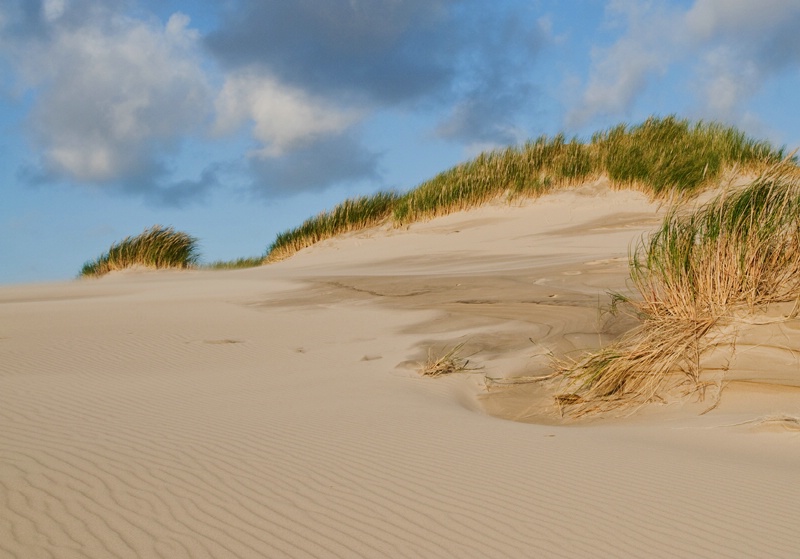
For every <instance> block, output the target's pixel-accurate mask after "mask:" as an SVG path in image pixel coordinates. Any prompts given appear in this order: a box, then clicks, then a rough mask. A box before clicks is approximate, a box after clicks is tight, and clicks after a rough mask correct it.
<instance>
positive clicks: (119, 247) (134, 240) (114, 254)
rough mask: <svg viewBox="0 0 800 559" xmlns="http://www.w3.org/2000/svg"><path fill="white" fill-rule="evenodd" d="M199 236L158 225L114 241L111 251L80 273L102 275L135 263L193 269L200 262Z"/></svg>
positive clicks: (82, 274) (151, 266)
mask: <svg viewBox="0 0 800 559" xmlns="http://www.w3.org/2000/svg"><path fill="white" fill-rule="evenodd" d="M198 256H199V253H198V249H197V239H195V238H194V237H192V236H191V235H188V234H186V233H182V232H180V231H175V230H174V229H173V228H172V227H162V226H161V225H154V226H153V227H151V228H150V229H145V231H144V232H142V233H141V234H139V235H136V236H135V237H126V238H124V239H123V240H122V241H120V242H118V243H114V244H112V245H111V247H110V248H109V249H108V252H106V253H105V254H103V255H101V256H100V257H98V258H97V259H96V260H94V261H90V262H87V263H85V264H84V265H83V268H82V269H81V271H80V275H81V276H84V277H99V276H102V275H105V274H107V273H109V272H113V271H114V270H123V269H125V268H131V267H134V266H142V267H145V268H156V269H158V268H189V267H192V266H194V265H196V264H197V260H198Z"/></svg>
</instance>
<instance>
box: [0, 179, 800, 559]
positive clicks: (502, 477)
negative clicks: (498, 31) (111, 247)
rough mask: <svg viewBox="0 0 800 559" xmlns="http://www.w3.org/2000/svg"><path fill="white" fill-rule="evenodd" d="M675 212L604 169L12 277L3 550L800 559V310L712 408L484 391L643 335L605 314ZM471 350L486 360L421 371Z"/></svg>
mask: <svg viewBox="0 0 800 559" xmlns="http://www.w3.org/2000/svg"><path fill="white" fill-rule="evenodd" d="M661 211H663V208H661V209H660V208H658V207H657V206H655V205H653V204H652V203H650V202H649V201H648V200H647V199H646V198H645V197H643V196H642V195H639V194H636V193H632V192H625V191H609V190H604V189H602V188H598V187H596V186H591V187H587V188H586V189H584V190H583V191H577V192H569V191H567V192H559V193H557V194H554V195H552V196H547V197H545V198H542V199H541V200H538V201H535V202H532V203H530V204H523V205H520V206H519V207H509V206H503V205H495V206H489V207H485V208H481V209H479V210H475V211H472V212H465V213H460V214H456V215H451V216H447V217H444V218H440V219H437V220H433V221H431V222H428V223H421V224H415V225H412V226H411V227H409V228H408V229H407V230H403V231H397V230H376V231H371V232H365V233H361V234H354V235H349V236H346V237H343V238H340V239H335V240H331V241H326V242H324V243H320V244H319V245H317V246H315V247H312V248H310V249H307V250H305V251H302V252H301V253H300V254H298V255H296V256H295V257H294V258H292V259H290V260H287V261H285V262H282V263H278V264H274V265H270V266H267V267H264V268H259V269H253V270H242V271H225V272H167V273H160V272H159V273H147V274H141V273H139V274H117V275H113V276H112V277H109V278H105V279H102V280H91V281H79V282H66V283H58V284H49V285H31V286H14V287H5V288H2V289H0V557H20V558H38V557H58V558H62V557H65V558H69V557H98V558H100V557H103V558H105V557H131V558H134V557H136V558H139V557H165V558H173V557H174V558H180V557H220V558H222V557H254V558H255V557H292V558H295V557H676V556H684V557H707V558H712V557H715V558H716V557H754V556H768V557H793V556H795V554H796V550H797V549H800V535H798V533H797V530H796V522H795V519H796V517H797V514H798V512H800V508H799V507H800V505H798V503H800V488H798V485H797V483H796V477H797V475H796V471H797V470H796V465H797V463H798V460H799V459H800V445H798V442H799V441H800V439H798V438H797V437H798V432H797V430H796V429H793V427H794V426H795V423H794V419H793V418H796V417H798V416H800V400H798V399H797V392H796V389H795V388H794V387H793V386H791V384H792V380H791V372H792V371H795V370H796V365H797V361H796V360H794V359H795V358H794V355H795V354H794V353H793V351H794V350H791V351H787V350H786V349H785V348H786V347H788V346H790V347H794V346H791V344H788V346H787V342H786V340H789V341H791V340H795V339H796V338H797V334H796V331H797V329H798V326H797V322H791V321H787V322H783V323H781V324H780V325H775V326H773V327H772V328H774V331H769V332H767V331H766V330H763V329H762V330H757V329H755V327H752V328H751V327H747V328H750V329H749V330H747V331H746V332H744V334H743V337H742V338H741V345H740V347H739V348H737V353H736V354H735V356H736V359H739V360H740V361H739V362H738V364H737V363H736V362H734V363H733V364H732V365H731V369H730V370H729V371H727V372H726V376H727V377H728V379H729V380H731V381H732V382H731V383H730V384H729V385H727V388H726V389H725V392H724V393H723V398H722V400H721V401H720V404H719V406H718V407H717V408H715V409H714V410H713V411H711V412H709V413H707V414H705V415H699V412H700V411H702V408H703V407H704V406H705V407H707V405H706V404H705V403H700V404H694V403H691V402H690V403H686V404H684V405H680V404H674V405H670V406H661V407H654V408H653V409H652V410H646V411H644V412H643V413H642V414H639V415H637V416H634V417H631V418H618V419H604V420H597V421H591V422H588V423H586V424H581V425H560V424H558V422H557V421H551V422H549V423H548V422H547V421H542V420H541V419H542V418H541V408H540V407H538V406H531V403H536V402H540V403H541V405H542V406H545V405H547V402H548V400H547V398H546V394H543V393H541V392H540V393H538V394H537V393H535V390H536V389H535V388H531V387H530V385H527V386H525V385H523V386H519V387H512V388H495V389H493V390H492V391H491V392H487V391H486V389H485V387H484V383H483V380H482V375H483V374H486V375H489V376H493V377H508V376H514V375H537V374H545V373H546V372H547V371H548V354H549V353H560V354H569V353H571V352H580V351H582V350H584V349H587V348H588V347H596V346H598V345H600V344H602V343H604V342H605V341H607V340H609V339H612V338H613V337H614V336H616V335H618V334H619V332H620V331H621V330H622V329H624V328H625V327H627V326H626V324H625V323H624V322H618V321H613V320H611V321H609V320H608V319H607V317H605V316H604V315H602V313H600V312H599V307H600V306H602V305H603V304H604V303H605V301H606V299H605V297H606V296H605V292H606V291H607V290H609V289H617V290H620V289H625V288H626V282H625V278H626V275H627V261H626V256H627V252H628V248H629V245H630V243H631V242H632V241H634V240H635V239H637V238H638V237H639V236H640V235H642V234H643V233H644V232H646V231H647V230H649V229H651V228H652V227H653V226H654V225H655V224H657V223H658V220H659V218H660V215H661V213H660V212H661ZM747 328H745V326H742V327H741V329H747ZM460 342H466V345H465V351H467V352H468V353H469V354H470V355H472V357H471V359H472V361H473V362H474V363H475V364H476V365H480V366H482V367H483V371H482V373H481V374H469V375H456V376H451V377H445V378H439V379H427V378H422V377H420V376H419V375H418V373H417V371H416V370H415V363H416V362H417V361H418V360H421V359H424V357H425V355H426V353H427V352H428V351H429V349H430V348H434V350H439V349H441V350H446V348H448V347H452V345H453V344H456V343H460ZM745 346H746V347H745ZM739 349H742V351H738V350H739ZM720 359H727V357H722V358H720ZM769 371H774V372H775V373H774V374H772V375H771V376H770V374H764V373H765V372H766V373H769ZM777 376H780V378H781V379H783V380H782V381H781V382H772V381H771V380H770V379H773V380H774V378H777ZM755 385H757V386H755ZM787 385H789V386H787ZM525 391H528V392H527V393H526V392H525ZM537 398H538V400H537ZM526 406H527V408H532V409H530V412H529V413H528V414H527V415H526V413H525V409H526ZM515 414H516V415H517V416H518V417H516V419H520V420H521V421H518V422H515V421H509V420H507V419H501V418H499V417H495V416H501V417H515ZM526 421H527V422H526Z"/></svg>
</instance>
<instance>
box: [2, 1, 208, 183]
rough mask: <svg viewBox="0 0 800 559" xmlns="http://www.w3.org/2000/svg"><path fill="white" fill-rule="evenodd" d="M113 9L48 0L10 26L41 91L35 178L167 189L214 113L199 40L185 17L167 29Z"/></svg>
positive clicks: (18, 54) (19, 59)
mask: <svg viewBox="0 0 800 559" xmlns="http://www.w3.org/2000/svg"><path fill="white" fill-rule="evenodd" d="M113 4H114V2H109V3H104V2H87V1H85V0H84V1H74V2H68V1H67V0H46V1H44V2H42V3H31V4H26V5H25V6H26V7H25V8H23V9H22V10H23V11H19V10H18V11H17V13H16V15H17V16H18V17H17V18H16V21H12V22H11V31H15V32H16V33H11V34H10V37H11V39H7V40H6V42H5V43H4V45H3V47H4V50H5V51H6V52H8V53H10V54H11V57H12V59H13V63H14V64H15V65H16V67H17V69H18V73H19V76H20V77H21V80H22V82H23V87H25V88H29V89H31V90H33V91H35V92H36V96H35V101H34V104H33V108H32V110H31V113H30V115H29V130H30V131H31V135H32V141H33V142H34V144H35V146H36V147H37V148H38V149H39V151H40V153H41V161H40V169H39V171H38V173H37V176H38V178H39V180H42V181H44V180H66V181H69V182H74V183H83V184H87V183H88V184H97V185H114V186H118V187H119V186H121V187H122V188H123V190H127V189H130V188H139V189H141V190H142V191H148V190H153V189H161V190H164V189H169V184H168V183H167V182H165V177H164V175H165V163H164V162H165V158H166V157H167V156H169V155H172V154H174V152H175V151H176V149H177V148H178V146H179V143H180V141H181V139H182V137H183V136H184V135H185V134H186V133H189V132H192V131H195V130H197V129H198V128H199V127H200V126H202V125H203V123H204V121H205V120H206V119H207V118H208V115H209V114H210V109H211V104H210V99H211V97H210V92H209V88H208V85H207V83H206V78H205V75H204V74H203V72H202V70H201V68H200V63H199V59H198V56H197V52H196V49H197V47H196V45H197V42H198V40H199V37H198V34H197V32H195V31H193V30H192V29H191V28H190V27H189V18H188V17H187V16H185V15H183V14H180V13H176V14H174V15H173V16H172V17H170V18H169V20H168V21H167V23H166V24H165V25H161V24H160V23H158V22H155V21H142V20H136V19H131V18H128V17H125V16H123V15H121V14H118V13H116V12H114V11H112V10H111V7H113ZM31 6H33V8H38V9H33V8H31ZM7 26H8V24H7ZM132 177H135V178H136V179H137V184H138V185H139V186H138V187H133V186H132V183H131V178H132ZM184 190H185V189H184Z"/></svg>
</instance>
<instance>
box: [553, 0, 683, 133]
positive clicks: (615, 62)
mask: <svg viewBox="0 0 800 559" xmlns="http://www.w3.org/2000/svg"><path fill="white" fill-rule="evenodd" d="M606 18H607V20H608V21H607V26H608V27H609V28H622V29H623V30H624V32H623V34H622V36H621V37H620V38H619V39H618V40H617V41H616V42H615V43H614V44H612V45H611V46H609V47H595V48H593V49H592V53H591V54H592V68H591V70H590V73H589V78H588V81H587V84H586V87H585V89H584V91H583V95H582V97H581V100H580V102H579V103H578V105H577V106H576V107H574V108H573V109H572V110H571V111H569V113H568V115H567V122H568V125H569V126H571V127H572V126H582V125H584V124H586V123H587V122H589V121H590V120H591V119H593V118H594V117H596V116H598V115H624V114H625V113H626V112H628V110H629V109H630V107H631V106H632V105H633V103H634V102H635V100H636V99H637V97H638V96H639V95H640V94H641V93H642V92H643V91H644V90H645V88H646V87H647V85H648V83H649V82H650V81H652V80H653V79H657V78H658V77H659V76H661V75H663V74H664V73H665V72H666V71H667V69H668V67H669V64H670V62H671V60H672V58H673V57H675V56H677V55H678V54H679V52H680V49H678V48H677V46H676V40H675V36H676V34H677V33H676V30H675V29H674V28H673V22H674V19H675V14H674V13H672V12H668V11H665V10H664V9H660V10H659V9H655V8H653V7H652V6H651V5H650V4H647V3H641V2H631V1H621V0H616V1H613V2H611V3H609V5H608V6H607V9H606Z"/></svg>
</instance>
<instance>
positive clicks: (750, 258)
mask: <svg viewBox="0 0 800 559" xmlns="http://www.w3.org/2000/svg"><path fill="white" fill-rule="evenodd" d="M630 268H631V279H632V283H633V285H634V287H635V288H636V290H637V291H638V293H639V298H637V299H636V300H633V299H627V300H626V302H627V303H628V304H629V305H630V306H631V307H632V308H633V309H634V311H635V312H636V313H637V314H638V315H639V316H640V317H641V318H642V324H641V326H640V327H639V328H637V329H635V330H634V331H632V332H630V333H629V334H628V335H627V336H624V337H623V338H622V339H621V340H619V341H618V342H617V343H615V344H612V345H611V346H609V347H606V348H603V349H601V350H600V351H598V352H596V353H594V354H592V355H589V356H588V357H586V358H585V359H583V360H582V361H580V362H578V363H573V364H568V365H565V366H564V368H563V372H564V373H565V375H566V376H567V378H568V381H569V388H568V389H567V391H566V392H565V393H564V394H562V395H560V396H559V401H560V402H562V404H563V405H564V409H565V410H566V411H567V412H568V413H572V414H575V415H580V414H583V413H587V412H591V411H608V410H612V409H617V408H621V407H626V406H629V405H631V404H642V403H646V402H648V401H650V400H652V399H654V398H656V397H657V396H658V394H659V393H660V392H661V391H663V390H665V388H666V387H667V386H668V385H669V383H670V382H672V381H675V380H676V379H681V378H682V380H683V381H684V382H688V385H687V386H689V387H692V388H693V389H696V390H700V389H701V388H702V385H701V382H700V380H701V379H700V373H701V372H702V371H701V366H700V358H701V357H702V355H703V353H704V352H705V351H706V350H707V349H709V348H710V347H712V346H713V345H714V343H715V341H716V339H715V337H714V332H715V328H716V327H717V326H718V325H720V324H721V323H724V321H725V320H727V319H730V318H732V317H733V316H735V315H736V314H737V313H741V312H746V313H751V314H752V313H754V312H756V311H757V310H758V309H759V308H763V307H764V306H766V305H769V304H770V303H775V302H784V301H794V300H800V170H799V169H798V167H797V166H796V165H795V164H794V160H793V159H792V160H787V161H786V162H784V163H783V164H780V165H776V166H775V167H773V168H772V169H770V170H768V171H766V172H765V173H763V174H762V175H761V176H759V177H758V178H757V179H755V180H754V181H753V182H751V183H750V184H748V185H747V186H745V187H742V188H738V189H733V190H726V191H723V192H722V193H721V194H719V195H718V196H716V197H715V198H714V199H712V200H711V201H710V202H708V203H707V204H706V205H704V206H702V207H701V208H699V209H697V210H695V211H692V212H689V213H686V212H682V211H680V210H679V209H678V210H673V211H672V212H670V213H669V214H668V215H667V217H666V218H665V219H664V221H663V223H662V225H661V227H660V228H659V229H658V230H656V231H655V232H654V233H653V234H652V235H650V236H649V237H648V238H646V239H644V240H642V241H641V242H640V243H639V245H638V246H637V247H636V248H635V250H634V251H633V254H632V255H631V258H630ZM676 373H677V375H676Z"/></svg>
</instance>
